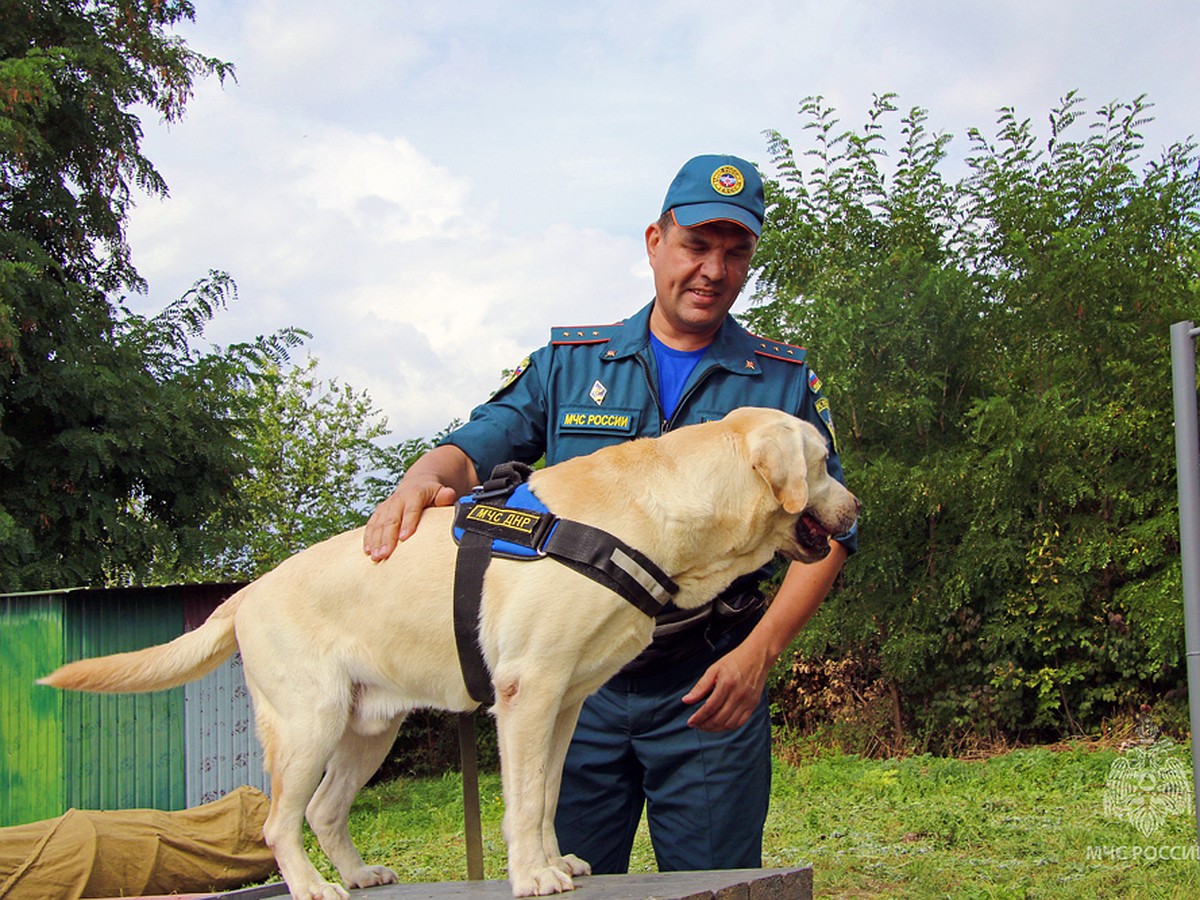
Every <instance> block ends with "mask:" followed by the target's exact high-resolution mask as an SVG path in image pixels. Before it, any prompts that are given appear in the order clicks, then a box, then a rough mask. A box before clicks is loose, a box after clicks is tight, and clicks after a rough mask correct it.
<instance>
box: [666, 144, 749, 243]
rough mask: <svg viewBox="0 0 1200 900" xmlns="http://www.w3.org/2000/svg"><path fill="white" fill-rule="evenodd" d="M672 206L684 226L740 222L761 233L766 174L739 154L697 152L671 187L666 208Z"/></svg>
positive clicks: (668, 189)
mask: <svg viewBox="0 0 1200 900" xmlns="http://www.w3.org/2000/svg"><path fill="white" fill-rule="evenodd" d="M668 210H670V211H671V212H672V213H673V214H674V216H675V221H676V222H677V223H678V224H679V225H682V226H683V227H684V228H692V227H693V226H695V225H703V224H705V223H706V222H719V221H724V222H736V223H737V224H738V225H741V226H742V227H743V228H746V229H748V230H749V231H751V232H753V234H754V235H755V237H757V236H759V235H761V234H762V223H763V215H764V214H765V211H766V204H765V203H764V201H763V183H762V176H760V175H759V174H758V170H757V169H756V168H754V166H753V165H752V164H751V163H748V162H746V160H744V159H739V158H738V157H736V156H717V155H708V156H697V157H695V158H693V159H689V160H688V161H687V162H686V163H684V164H683V168H682V169H680V170H679V174H678V175H676V176H675V180H674V181H672V182H671V186H670V187H669V188H667V197H666V199H665V200H664V201H663V208H662V211H663V212H664V213H666V212H667V211H668Z"/></svg>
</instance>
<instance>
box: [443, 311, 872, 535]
mask: <svg viewBox="0 0 1200 900" xmlns="http://www.w3.org/2000/svg"><path fill="white" fill-rule="evenodd" d="M652 308H653V303H651V304H648V305H647V306H646V307H645V308H644V309H642V310H641V311H640V312H638V313H637V314H636V315H634V316H633V317H631V318H629V319H626V320H625V321H623V322H618V323H616V324H613V325H594V326H572V327H558V328H554V329H553V330H552V332H551V336H550V342H549V343H548V344H546V345H545V346H544V347H542V348H541V349H539V350H537V351H535V352H534V353H533V354H532V355H531V356H530V357H529V358H528V359H527V360H526V361H525V362H523V363H522V364H521V366H520V367H519V368H518V370H517V371H516V372H515V373H514V374H513V376H512V377H511V378H510V379H509V381H508V383H507V384H506V385H505V386H504V387H502V388H501V389H500V390H499V391H497V392H496V394H495V395H494V396H493V397H492V398H491V399H490V400H489V401H487V402H486V403H484V404H482V405H480V406H478V407H476V408H475V410H474V411H473V412H472V413H471V418H470V421H468V422H467V423H466V424H465V425H463V426H462V427H461V428H459V429H457V430H456V431H454V432H453V433H452V434H450V435H449V436H448V437H447V438H446V440H445V443H450V444H454V445H456V446H457V447H459V448H460V449H461V450H463V451H464V452H465V453H466V454H467V455H468V456H469V457H470V458H471V460H472V462H474V464H475V471H476V473H477V474H478V475H479V477H480V478H487V477H488V475H489V474H490V473H491V471H492V469H493V467H495V466H496V465H498V464H500V463H502V462H508V461H509V460H519V461H521V462H526V463H530V464H532V463H534V462H536V461H537V460H538V459H540V458H541V457H542V455H543V454H545V457H546V464H547V465H553V464H554V463H557V462H561V461H562V460H564V459H570V458H571V457H574V456H581V455H583V454H586V453H591V452H592V451H593V450H597V449H599V448H600V447H604V446H607V445H609V444H616V443H620V442H622V441H627V440H629V439H631V438H635V437H655V436H657V435H660V434H662V433H663V432H664V431H666V430H668V429H671V428H676V427H678V426H680V425H691V424H695V423H698V422H708V421H712V420H714V419H720V418H722V417H724V415H725V414H726V413H728V412H730V411H731V410H734V409H737V408H738V407H740V406H766V407H771V408H773V409H781V410H784V411H785V412H790V413H792V414H793V415H796V416H799V417H800V418H802V419H806V420H808V421H810V422H812V423H813V424H814V425H816V426H817V428H818V429H819V430H820V431H821V432H822V433H823V434H825V435H826V439H827V440H828V442H829V448H830V457H829V472H830V474H831V475H833V477H835V478H837V479H838V480H839V481H842V482H843V483H844V477H843V474H842V466H841V462H840V460H839V458H838V455H837V446H836V440H835V437H834V429H833V419H832V416H831V414H830V410H829V401H828V400H827V399H825V397H824V395H823V394H822V393H821V389H820V388H821V382H820V379H818V378H817V376H816V374H815V373H814V372H813V371H812V369H810V368H809V367H808V365H807V363H805V361H804V356H805V351H804V348H803V347H793V346H790V345H788V344H783V343H780V342H778V341H771V340H768V339H766V338H759V337H756V336H754V335H752V334H750V333H749V332H748V331H746V330H745V329H744V328H742V327H741V326H740V325H739V324H738V323H737V322H735V321H734V320H733V318H732V317H728V318H726V320H725V324H724V325H722V327H721V330H720V331H719V332H718V333H717V337H716V339H715V340H714V341H713V343H712V345H711V346H710V347H709V348H708V353H707V354H705V356H703V357H702V358H701V360H700V362H699V364H697V366H696V368H695V370H694V371H693V372H692V374H691V376H690V377H689V378H688V381H687V384H686V385H685V386H684V389H683V395H682V396H681V398H680V401H679V405H678V406H677V407H676V410H675V413H674V415H673V416H672V417H671V420H670V421H669V422H668V421H664V419H663V414H662V410H661V407H660V405H659V402H658V389H657V385H658V373H657V371H656V366H655V362H654V353H653V351H652V350H651V348H650V337H649V334H650V310H651V309H652ZM837 540H839V541H840V542H841V543H842V544H843V546H845V547H846V549H847V550H849V551H850V552H853V551H854V549H855V547H856V545H857V534H856V531H851V532H849V533H847V534H845V535H839V536H838V537H837Z"/></svg>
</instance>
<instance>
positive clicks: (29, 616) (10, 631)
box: [0, 595, 63, 825]
mask: <svg viewBox="0 0 1200 900" xmlns="http://www.w3.org/2000/svg"><path fill="white" fill-rule="evenodd" d="M0 617H2V619H0V825H5V824H9V825H15V824H18V823H24V822H35V821H37V820H38V819H43V818H47V817H48V816H55V815H58V814H59V813H61V812H62V802H63V778H62V769H63V762H62V749H63V740H62V700H63V695H62V692H60V691H52V690H50V689H48V688H44V687H39V686H38V685H35V684H34V680H35V679H37V678H40V677H41V676H42V675H45V674H46V673H47V672H48V671H49V670H50V668H54V667H55V666H57V665H58V663H59V661H60V660H61V659H62V652H63V651H62V617H63V598H62V596H61V595H55V596H44V595H33V596H16V597H0ZM47 665H49V668H47Z"/></svg>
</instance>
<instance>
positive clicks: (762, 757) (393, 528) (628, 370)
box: [363, 156, 856, 873]
mask: <svg viewBox="0 0 1200 900" xmlns="http://www.w3.org/2000/svg"><path fill="white" fill-rule="evenodd" d="M763 215H764V202H763V187H762V179H761V178H760V177H759V174H758V172H757V171H756V170H755V168H754V166H752V165H751V164H750V163H748V162H746V161H745V160H742V159H738V158H737V157H732V156H700V157H696V158H695V159H692V160H689V161H688V162H687V163H686V164H685V165H684V167H683V168H682V169H681V170H680V172H679V174H678V175H677V176H676V178H675V180H674V181H673V182H672V183H671V186H670V188H669V189H668V191H667V196H666V200H665V202H664V203H663V208H662V214H661V216H660V218H659V219H658V220H657V221H656V222H654V223H652V224H651V225H650V226H649V227H647V229H646V252H647V255H648V257H649V260H650V267H651V269H652V270H653V274H654V289H655V294H654V299H653V301H652V302H651V303H650V304H649V305H648V306H646V307H645V308H644V309H642V310H641V311H640V312H638V313H636V314H635V315H633V316H632V317H631V318H629V319H626V320H625V321H623V322H620V323H617V324H615V325H606V326H571V327H561V328H554V329H553V330H552V332H551V337H550V342H549V343H548V344H547V345H546V346H544V347H542V348H541V349H539V350H537V351H536V352H535V353H533V354H532V355H531V356H530V357H529V358H528V359H527V360H526V361H525V362H523V363H522V364H521V366H520V367H519V368H518V370H517V373H516V374H515V375H514V376H513V377H512V378H511V379H510V381H509V383H508V384H506V385H505V386H504V387H503V388H502V389H501V390H500V391H498V392H497V393H496V395H495V396H493V397H492V399H491V400H489V401H488V402H487V403H484V404H483V405H481V406H479V407H478V408H476V409H475V411H474V412H472V414H471V419H470V421H469V422H467V423H466V424H465V425H463V426H462V427H461V428H459V429H458V430H457V431H455V432H453V433H452V434H451V435H449V436H448V437H447V438H446V439H445V441H443V442H442V443H441V444H440V445H439V446H437V447H435V448H434V449H433V450H431V451H430V452H429V453H427V454H426V455H425V456H423V457H422V458H421V459H420V460H418V461H417V462H416V463H414V464H413V465H412V467H411V468H410V469H409V471H408V472H407V473H406V474H405V476H404V478H403V479H402V480H401V482H400V484H399V485H398V486H397V487H396V490H395V492H394V493H393V494H392V496H391V497H390V498H389V499H388V500H387V501H385V502H384V503H383V504H381V505H380V506H379V508H378V509H376V510H375V512H374V514H373V515H372V516H371V518H370V521H369V522H368V524H367V529H366V535H365V537H364V542H363V543H364V550H365V551H366V552H367V553H368V554H370V555H371V557H372V558H373V559H382V558H384V557H386V556H387V555H388V554H390V553H391V551H392V549H393V548H394V547H395V545H396V542H397V540H403V539H405V538H407V537H408V536H409V535H410V534H412V532H413V530H414V529H415V528H416V525H417V521H418V520H419V518H420V514H421V511H422V510H423V509H425V508H427V507H429V506H435V505H436V506H444V505H449V504H451V503H453V502H454V501H455V500H456V499H457V498H458V497H459V496H461V495H462V494H465V493H467V492H468V491H469V490H470V489H471V488H472V487H473V486H474V485H476V484H478V483H479V481H480V477H481V476H483V477H486V476H487V475H488V474H489V473H490V472H491V470H492V468H493V467H494V466H495V465H497V464H498V463H501V462H506V461H508V460H513V459H515V460H521V461H524V462H529V463H532V462H534V461H536V460H537V459H539V458H540V457H541V456H542V455H543V454H544V455H545V457H546V462H547V464H553V463H556V462H559V461H561V460H564V459H568V458H570V457H573V456H579V455H581V454H585V453H589V452H591V451H593V450H595V449H597V448H599V447H603V446H605V445H607V444H613V443H616V442H619V441H625V440H629V439H631V438H634V437H641V436H654V435H658V434H661V433H662V432H663V431H665V430H667V429H670V428H676V427H678V426H680V425H687V424H691V423H696V422H704V421H708V420H711V419H719V418H721V417H722V416H724V415H725V413H727V412H729V411H730V410H732V409H735V408H737V407H739V406H769V407H774V408H776V409H782V410H784V411H786V412H790V413H792V414H794V415H796V416H799V417H801V418H804V419H807V420H809V421H810V422H813V423H814V424H815V425H816V426H817V427H818V428H819V429H821V431H822V432H823V433H824V434H825V435H826V436H827V439H828V441H829V446H830V453H831V455H830V460H829V469H830V472H831V474H833V475H834V477H836V478H838V479H839V480H840V479H841V478H842V471H841V465H840V462H839V461H838V457H837V450H836V444H835V441H834V432H833V424H832V418H831V416H830V412H829V403H828V401H827V400H826V399H825V398H824V396H823V395H822V394H821V391H820V380H819V379H818V378H817V376H816V375H815V373H813V371H812V370H811V369H810V368H809V367H808V366H807V365H806V363H805V361H804V350H803V349H802V348H800V347H793V346H789V345H787V344H782V343H779V342H776V341H770V340H766V339H763V338H758V337H755V336H753V335H751V334H749V333H748V332H747V331H745V330H744V329H743V328H742V327H741V326H739V325H738V324H737V322H735V321H734V319H733V318H732V317H731V316H730V315H729V310H730V308H731V307H732V306H733V303H734V301H735V300H736V299H737V297H738V294H739V293H740V292H741V290H742V286H743V285H744V284H745V281H746V277H747V275H748V273H749V267H750V259H751V256H752V255H753V253H754V249H755V247H756V245H757V243H758V237H759V235H760V233H761V229H762V222H763ZM855 539H856V538H855V535H854V534H853V533H850V534H846V535H838V536H837V537H836V538H835V539H834V540H833V542H832V543H833V548H832V552H831V553H830V554H829V556H827V557H826V558H825V559H824V560H823V561H821V562H818V563H814V564H811V565H803V564H799V563H792V564H791V565H790V567H789V569H788V571H787V573H786V575H785V577H784V580H783V583H782V585H781V587H780V589H779V591H778V593H777V594H776V596H775V598H774V600H773V602H772V603H771V604H770V606H769V607H767V608H765V609H764V608H763V603H762V599H761V595H760V594H759V593H758V591H757V583H758V581H759V578H758V577H750V578H744V579H740V580H739V581H738V582H737V583H735V584H734V585H732V586H731V587H730V588H729V589H728V590H727V591H725V592H724V593H723V594H722V595H721V596H720V597H717V598H714V600H713V603H712V604H711V605H710V606H708V607H705V608H704V609H702V610H700V611H688V612H683V611H679V610H673V609H669V610H668V611H667V612H665V613H663V614H662V615H661V616H660V617H659V619H658V623H657V626H656V628H655V637H654V641H653V643H652V644H651V645H650V647H648V648H647V649H646V651H645V652H643V653H642V654H641V655H640V656H639V657H638V658H637V659H635V660H634V661H633V662H632V663H630V664H629V665H628V666H627V667H626V668H625V669H623V670H622V671H621V673H620V674H618V675H617V676H615V677H614V678H613V679H612V680H611V681H610V682H609V683H608V684H606V685H605V686H604V687H603V688H602V689H601V690H600V691H599V692H598V693H597V694H595V695H594V696H592V697H591V698H589V699H588V701H587V702H586V703H585V704H584V708H583V712H582V713H581V715H580V719H579V725H578V727H577V729H576V732H575V737H574V739H573V740H572V743H571V749H570V751H569V753H568V756H567V763H566V767H565V769H564V772H563V782H562V790H561V795H560V800H559V807H558V813H557V817H556V828H557V831H558V838H559V845H560V847H561V849H562V851H563V852H564V853H575V854H576V855H578V856H579V857H581V858H582V859H585V860H587V861H588V862H589V863H590V864H591V865H592V870H593V871H594V872H596V873H611V872H624V871H626V870H627V868H628V864H629V853H630V848H631V846H632V843H633V838H634V833H635V832H636V830H637V826H638V822H639V821H640V818H641V815H642V809H643V806H645V809H646V815H647V820H648V823H649V826H650V835H651V840H652V842H653V845H654V851H655V856H656V858H657V862H658V866H659V868H660V869H661V870H663V871H669V870H676V871H678V870H689V869H720V868H753V867H758V866H760V865H761V864H762V834H763V824H764V821H765V819H766V813H767V803H768V798H769V793H770V738H771V732H770V721H769V717H768V710H767V703H766V692H765V685H766V679H767V674H768V671H769V670H770V668H771V665H772V664H773V663H774V662H775V660H776V659H777V658H778V657H779V655H780V654H781V653H782V652H783V651H784V650H785V649H786V647H787V645H788V643H789V642H790V641H791V639H792V638H793V637H794V636H795V635H796V633H797V632H798V631H799V630H800V629H801V628H802V627H803V626H804V624H805V623H806V622H807V621H808V620H809V618H811V616H812V615H813V614H814V613H815V612H816V610H817V607H818V606H819V605H820V604H821V602H822V601H823V600H824V598H825V596H826V594H827V593H828V592H829V589H830V587H831V586H832V584H833V582H834V579H835V578H836V577H837V575H838V572H839V571H840V570H841V567H842V565H843V563H844V562H845V559H846V557H847V555H848V554H849V553H851V552H853V550H854V546H855Z"/></svg>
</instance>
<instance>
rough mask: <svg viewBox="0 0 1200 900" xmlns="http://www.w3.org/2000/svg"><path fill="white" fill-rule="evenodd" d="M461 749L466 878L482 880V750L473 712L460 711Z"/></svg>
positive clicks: (459, 740) (459, 746)
mask: <svg viewBox="0 0 1200 900" xmlns="http://www.w3.org/2000/svg"><path fill="white" fill-rule="evenodd" d="M458 752H459V755H460V758H461V760H462V778H463V784H462V788H463V836H464V837H465V838H466V844H467V880H468V881H483V821H482V818H481V816H480V807H479V753H478V747H477V744H476V742H475V713H474V712H464V713H459V714H458Z"/></svg>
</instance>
